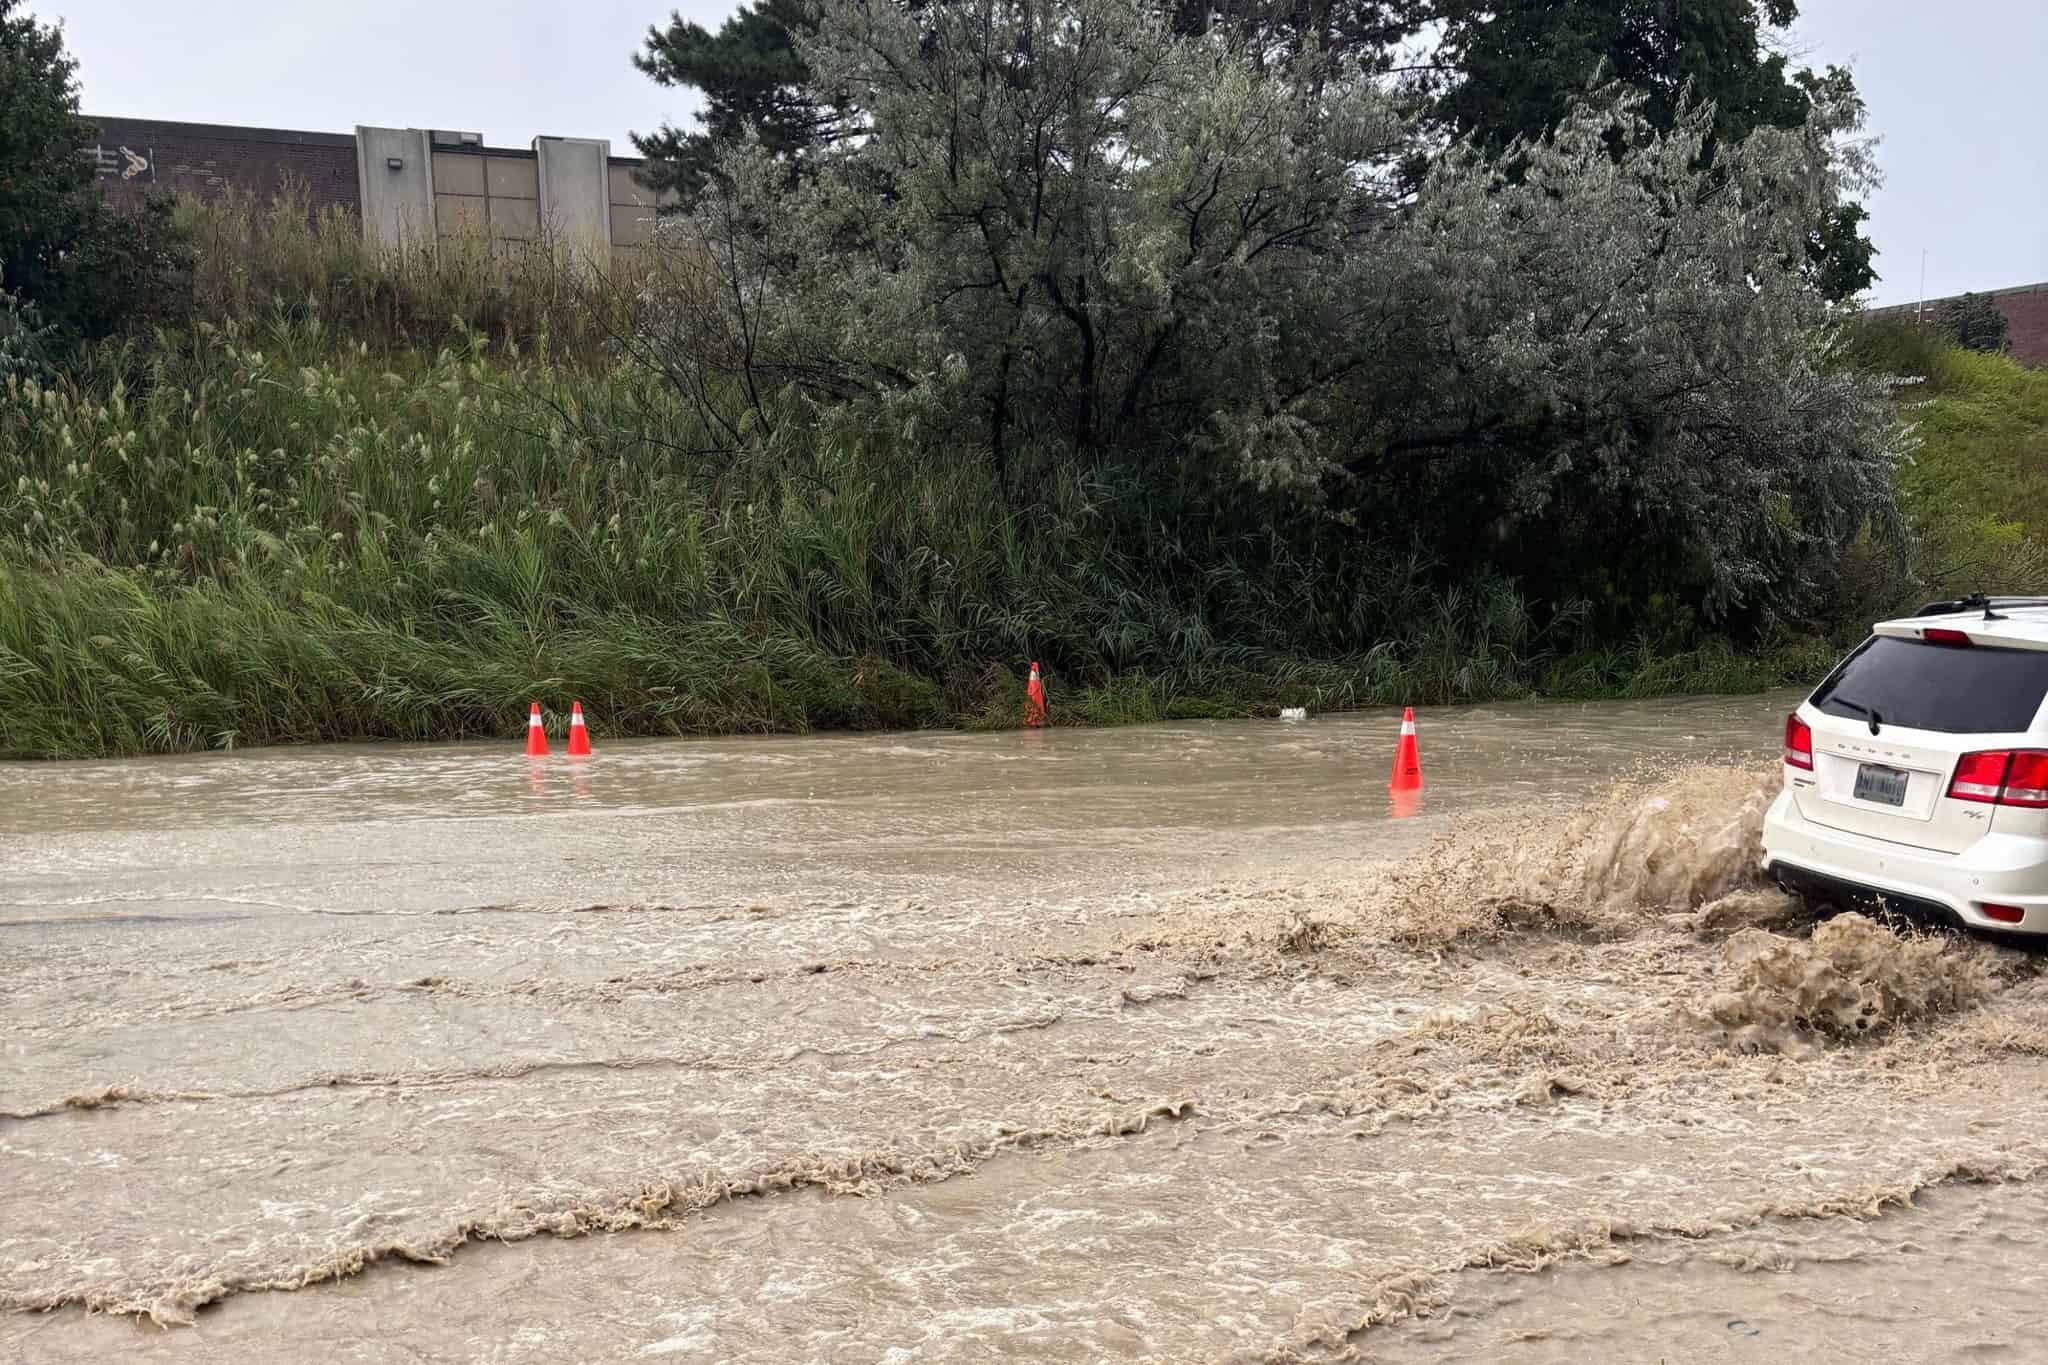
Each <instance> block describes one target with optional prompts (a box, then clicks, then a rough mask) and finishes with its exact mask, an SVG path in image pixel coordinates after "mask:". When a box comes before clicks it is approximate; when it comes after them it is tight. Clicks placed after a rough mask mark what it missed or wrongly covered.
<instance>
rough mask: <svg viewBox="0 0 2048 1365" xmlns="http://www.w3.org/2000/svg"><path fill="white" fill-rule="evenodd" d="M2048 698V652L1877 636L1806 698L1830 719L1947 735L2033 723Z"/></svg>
mask: <svg viewBox="0 0 2048 1365" xmlns="http://www.w3.org/2000/svg"><path fill="white" fill-rule="evenodd" d="M2044 695H2048V651H2044V650H2038V649H1987V648H1985V647H1983V646H1974V647H1965V646H1961V645H1930V644H1926V643H1923V642H1922V641H1919V640H1902V639H1899V638H1897V637H1896V636H1891V635H1875V636H1872V637H1871V638H1870V639H1868V640H1866V641H1864V642H1863V647H1862V648H1861V649H1859V650H1857V651H1856V652H1855V653H1854V654H1851V655H1850V656H1849V657H1848V658H1847V659H1845V660H1843V662H1842V665H1841V667H1839V668H1837V669H1836V670H1835V671H1834V673H1833V674H1832V675H1830V676H1829V678H1828V680H1827V681H1826V682H1824V683H1822V684H1821V685H1820V687H1819V688H1818V690H1816V691H1815V692H1814V694H1813V697H1812V698H1811V700H1812V702H1813V704H1814V705H1815V706H1817V707H1819V708H1820V709H1821V710H1822V711H1825V712H1826V713H1827V714H1828V715H1831V716H1848V717H1850V718H1852V719H1854V720H1869V719H1870V713H1871V712H1872V711H1875V712H1876V713H1877V717H1878V723H1879V724H1880V725H1903V726H1905V727H1907V728H1908V729H1912V730H1939V731H1941V732H1943V733H1944V734H1951V735H1969V734H1979V735H1988V734H1998V733H2001V732H2004V731H2008V730H2024V729H2026V728H2027V727H2029V726H2030V725H2032V724H2033V723H2034V714H2035V712H2037V711H2039V710H2040V709H2041V698H2042V697H2043V696H2044Z"/></svg>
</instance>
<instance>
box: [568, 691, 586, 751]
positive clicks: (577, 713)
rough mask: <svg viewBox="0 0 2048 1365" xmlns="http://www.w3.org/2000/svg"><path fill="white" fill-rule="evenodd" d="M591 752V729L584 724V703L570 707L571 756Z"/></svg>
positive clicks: (577, 703)
mask: <svg viewBox="0 0 2048 1365" xmlns="http://www.w3.org/2000/svg"><path fill="white" fill-rule="evenodd" d="M589 752H590V731H589V730H587V729H585V728H584V726H583V703H582V702H580V701H579V702H573V703H571V704H570V707H569V756H570V757H571V758H581V757H583V756H584V755H586V754H588V753H589Z"/></svg>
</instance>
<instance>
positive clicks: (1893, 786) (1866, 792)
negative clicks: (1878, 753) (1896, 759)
mask: <svg viewBox="0 0 2048 1365" xmlns="http://www.w3.org/2000/svg"><path fill="white" fill-rule="evenodd" d="M1906 776H1907V775H1906V774H1905V773H1902V772H1900V771H1899V770H1898V769H1897V768H1886V767H1882V766H1880V765H1878V764H1876V763H1863V764H1859V765H1858V766H1857V768H1856V799H1857V800H1858V801H1875V802H1876V803H1877V804H1878V805H1880V806H1903V805H1905V804H1906Z"/></svg>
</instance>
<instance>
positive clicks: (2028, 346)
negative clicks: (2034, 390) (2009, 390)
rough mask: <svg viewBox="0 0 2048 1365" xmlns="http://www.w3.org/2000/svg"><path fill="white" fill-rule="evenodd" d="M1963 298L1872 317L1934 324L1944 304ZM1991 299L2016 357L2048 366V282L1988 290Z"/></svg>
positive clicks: (1876, 310)
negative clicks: (2000, 314) (2002, 316)
mask: <svg viewBox="0 0 2048 1365" xmlns="http://www.w3.org/2000/svg"><path fill="white" fill-rule="evenodd" d="M1960 297H1962V296H1961V295H1960V294H1957V295H1951V296H1950V297H1948V298H1944V299H1927V300H1925V301H1924V302H1921V303H1900V304H1894V305H1892V306H1891V307H1889V308H1873V309H1871V310H1870V315H1871V316H1872V317H1888V318H1913V317H1919V318H1922V319H1924V320H1925V321H1928V322H1932V321H1933V320H1934V319H1936V318H1938V317H1940V316H1941V309H1942V305H1944V304H1948V303H1953V302H1954V301H1955V300H1956V299H1958V298H1960ZM1987 297H1989V298H1990V299H1991V301H1992V302H1993V303H1995V304H1997V305H1998V311H1999V312H2001V313H2003V314H2005V326H2006V333H2007V335H2008V336H2010V337H2011V339H2012V358H2013V359H2014V360H2017V361H2019V362H2020V364H2022V365H2031V366H2034V367H2035V368H2037V369H2038V368H2041V367H2048V281H2043V282H2042V283H2040V284H2021V285H2015V286H2013V287H2012V288H2010V289H1993V290H1989V291H1987Z"/></svg>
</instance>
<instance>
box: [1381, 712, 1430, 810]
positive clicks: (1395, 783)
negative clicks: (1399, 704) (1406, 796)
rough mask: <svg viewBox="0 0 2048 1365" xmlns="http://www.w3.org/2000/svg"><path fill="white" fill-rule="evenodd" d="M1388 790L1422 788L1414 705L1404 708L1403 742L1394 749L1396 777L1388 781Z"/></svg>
mask: <svg viewBox="0 0 2048 1365" xmlns="http://www.w3.org/2000/svg"><path fill="white" fill-rule="evenodd" d="M1387 790H1388V791H1390V792H1417V791H1421V790H1422V756H1421V755H1420V754H1418V753H1416V752H1415V708H1414V707H1412V706H1410V707H1405V708H1403V710H1402V712H1401V742H1400V744H1399V745H1397V746H1396V747H1395V749H1394V777H1393V780H1392V781H1391V782H1389V783H1387Z"/></svg>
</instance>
